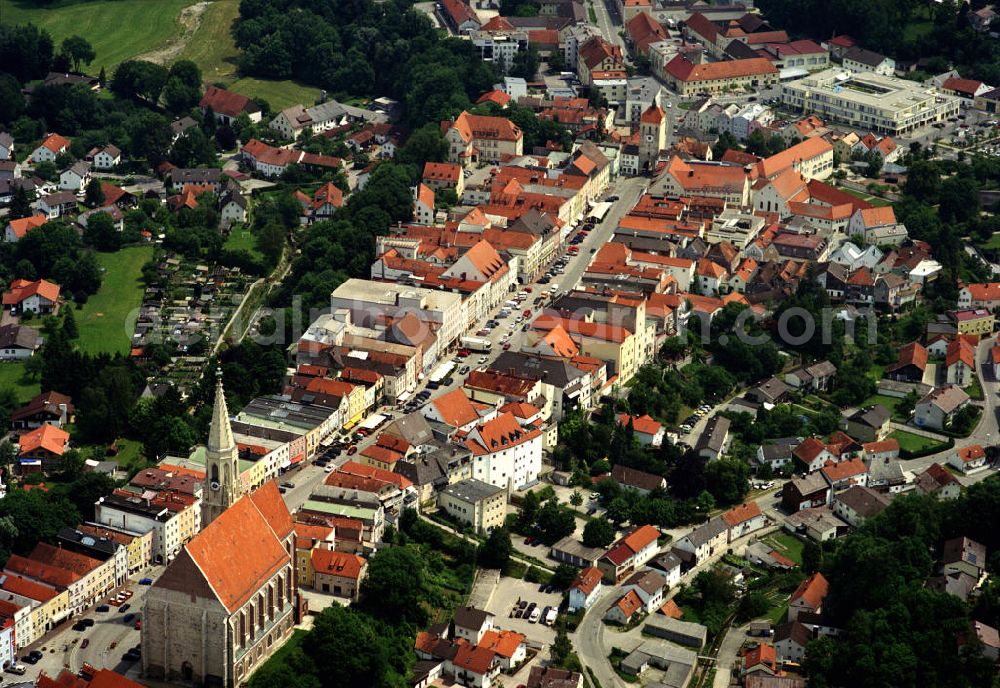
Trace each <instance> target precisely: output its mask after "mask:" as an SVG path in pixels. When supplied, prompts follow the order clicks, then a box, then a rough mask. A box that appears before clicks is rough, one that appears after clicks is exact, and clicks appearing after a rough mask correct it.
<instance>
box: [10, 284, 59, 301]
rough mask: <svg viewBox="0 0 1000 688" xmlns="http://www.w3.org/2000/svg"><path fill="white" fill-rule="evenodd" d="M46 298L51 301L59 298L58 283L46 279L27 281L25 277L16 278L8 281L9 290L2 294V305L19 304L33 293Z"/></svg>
mask: <svg viewBox="0 0 1000 688" xmlns="http://www.w3.org/2000/svg"><path fill="white" fill-rule="evenodd" d="M36 294H37V295H38V296H41V297H42V298H43V299H48V300H49V301H51V302H52V303H55V302H56V301H58V300H59V285H58V284H55V283H54V282H49V281H48V280H44V279H41V280H35V281H34V282H29V281H28V280H25V279H16V280H14V281H13V282H11V283H10V291H8V292H7V293H5V294H4V295H3V305H5V306H14V305H18V304H20V303H21V302H22V301H24V300H25V299H27V298H30V297H32V296H35V295H36Z"/></svg>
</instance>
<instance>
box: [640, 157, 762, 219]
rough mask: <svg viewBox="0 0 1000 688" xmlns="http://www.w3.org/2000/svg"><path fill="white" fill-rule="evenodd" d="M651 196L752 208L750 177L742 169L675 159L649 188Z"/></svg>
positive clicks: (740, 166)
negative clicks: (708, 200)
mask: <svg viewBox="0 0 1000 688" xmlns="http://www.w3.org/2000/svg"><path fill="white" fill-rule="evenodd" d="M649 193H650V194H651V195H653V196H665V197H667V198H686V197H690V196H699V197H707V198H719V199H722V200H724V201H726V202H727V203H729V204H732V205H736V206H741V207H743V206H747V205H749V204H750V176H749V174H747V171H746V170H745V169H744V167H743V166H742V165H731V164H723V163H712V162H705V161H700V160H682V159H681V158H680V157H678V156H674V157H673V158H671V160H670V162H668V163H667V165H666V167H664V169H663V172H662V173H660V175H659V176H658V177H657V178H656V180H655V181H654V182H653V183H652V184H651V185H650V188H649Z"/></svg>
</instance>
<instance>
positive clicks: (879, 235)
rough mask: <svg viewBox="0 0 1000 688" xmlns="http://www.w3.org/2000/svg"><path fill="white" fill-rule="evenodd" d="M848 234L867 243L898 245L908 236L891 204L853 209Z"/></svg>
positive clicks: (904, 226)
mask: <svg viewBox="0 0 1000 688" xmlns="http://www.w3.org/2000/svg"><path fill="white" fill-rule="evenodd" d="M847 233H848V234H849V235H850V236H860V237H862V238H863V240H864V243H865V244H868V245H876V246H882V245H885V244H893V245H899V244H901V243H903V242H904V241H906V239H907V238H909V234H908V233H907V231H906V225H904V224H902V223H900V222H898V221H897V220H896V213H895V211H893V209H892V206H891V205H887V206H881V207H875V208H859V209H858V210H856V211H854V214H853V215H852V216H851V221H850V223H849V224H848V226H847Z"/></svg>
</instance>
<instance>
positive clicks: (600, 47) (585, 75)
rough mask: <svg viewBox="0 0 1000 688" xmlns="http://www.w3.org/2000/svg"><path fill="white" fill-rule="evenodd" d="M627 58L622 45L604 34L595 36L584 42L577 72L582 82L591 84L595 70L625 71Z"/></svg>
mask: <svg viewBox="0 0 1000 688" xmlns="http://www.w3.org/2000/svg"><path fill="white" fill-rule="evenodd" d="M624 69H625V59H624V56H623V55H622V49H621V46H620V45H617V44H613V43H610V42H608V41H607V40H605V39H604V37H603V36H600V35H598V36H593V37H591V38H589V39H588V40H587V41H585V42H584V43H582V44H581V45H580V47H579V49H578V52H577V63H576V73H577V77H578V78H579V79H580V83H581V84H583V85H584V86H590V85H591V82H592V81H593V75H594V72H617V71H624Z"/></svg>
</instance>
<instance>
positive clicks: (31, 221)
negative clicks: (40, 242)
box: [7, 213, 49, 239]
mask: <svg viewBox="0 0 1000 688" xmlns="http://www.w3.org/2000/svg"><path fill="white" fill-rule="evenodd" d="M48 221H49V218H47V217H46V216H45V215H42V214H40V213H39V214H35V215H32V216H31V217H22V218H20V219H18V220H11V221H10V222H8V223H7V225H8V226H9V227H10V230H11V231H12V232H13V233H14V236H16V237H17V238H18V239H23V238H24V235H25V234H27V233H28V232H29V231H31V230H32V229H35V228H36V227H41V226H42V225H44V224H45V223H46V222H48Z"/></svg>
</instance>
